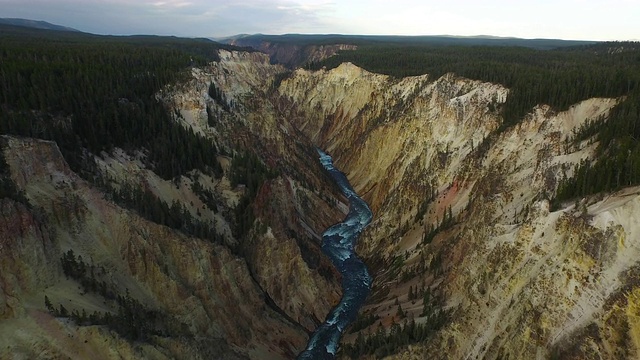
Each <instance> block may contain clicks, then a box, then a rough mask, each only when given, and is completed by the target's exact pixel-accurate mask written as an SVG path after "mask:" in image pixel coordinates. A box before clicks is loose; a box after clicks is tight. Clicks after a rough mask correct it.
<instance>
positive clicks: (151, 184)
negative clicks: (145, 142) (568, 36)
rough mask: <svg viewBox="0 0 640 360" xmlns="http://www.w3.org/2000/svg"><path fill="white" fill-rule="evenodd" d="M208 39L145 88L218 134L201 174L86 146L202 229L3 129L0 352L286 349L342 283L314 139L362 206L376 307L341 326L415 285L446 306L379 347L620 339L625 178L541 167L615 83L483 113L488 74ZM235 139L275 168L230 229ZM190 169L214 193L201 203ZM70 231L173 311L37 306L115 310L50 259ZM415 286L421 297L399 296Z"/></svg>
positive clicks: (387, 316)
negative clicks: (246, 224) (589, 92)
mask: <svg viewBox="0 0 640 360" xmlns="http://www.w3.org/2000/svg"><path fill="white" fill-rule="evenodd" d="M323 51H324V50H323ZM332 51H333V50H332ZM219 55H220V61H218V62H212V63H210V64H209V65H207V66H203V67H194V68H192V69H191V71H190V76H189V78H188V79H186V80H184V81H182V82H180V83H176V84H171V85H169V86H167V87H165V88H164V89H163V90H162V91H161V92H160V93H158V94H157V95H156V98H157V99H158V101H161V102H162V103H164V104H165V105H166V107H167V109H168V110H169V111H171V112H172V113H173V114H174V120H175V121H177V122H179V123H180V124H182V125H183V126H185V127H187V128H190V129H192V130H193V131H194V132H195V133H198V134H202V135H203V136H206V137H208V138H210V139H212V140H213V141H214V142H215V144H216V145H217V146H218V148H219V149H221V150H222V151H221V152H220V154H218V155H216V156H218V158H219V161H220V163H221V164H222V167H223V170H224V175H223V176H222V177H221V178H215V177H212V176H210V175H208V174H205V173H202V172H200V171H198V170H194V171H192V172H190V173H189V174H188V175H187V176H182V177H180V178H177V179H174V180H171V181H167V180H163V179H162V178H160V177H159V176H157V175H156V174H155V173H154V172H153V171H152V170H151V169H149V168H147V167H145V165H144V164H143V162H141V161H140V159H139V157H140V156H142V155H139V154H138V155H139V156H138V155H136V154H132V153H131V152H127V151H124V150H122V149H115V150H114V151H113V152H111V153H103V154H97V155H92V156H93V158H94V160H95V163H96V166H97V169H98V171H99V173H100V174H102V175H103V177H104V178H105V179H109V182H110V184H111V186H113V187H115V188H118V189H125V188H127V187H134V188H141V189H146V190H149V191H150V192H151V193H153V194H154V195H155V196H157V197H158V198H159V199H162V200H163V201H165V202H166V203H168V204H171V203H176V204H179V206H181V207H183V208H185V209H187V210H186V211H188V212H189V213H190V214H191V215H192V216H193V217H194V218H197V219H200V220H203V221H206V222H207V223H210V224H213V225H212V226H213V227H214V228H215V229H216V231H217V232H218V233H219V234H222V241H221V243H211V242H209V241H206V240H203V239H199V238H196V237H193V236H190V235H186V234H184V233H182V232H180V231H176V230H173V229H170V228H168V227H166V226H162V225H158V224H156V223H154V222H152V221H149V220H147V219H145V218H143V217H141V216H140V215H139V214H137V213H136V212H135V211H132V210H128V209H125V208H124V207H122V206H120V205H118V204H117V203H116V202H115V201H114V200H113V199H112V198H111V196H110V195H109V194H108V193H105V192H104V191H103V190H101V189H100V188H99V186H97V185H96V184H94V183H91V182H89V181H87V180H86V179H83V178H81V177H80V176H78V175H77V174H75V173H74V172H73V171H71V170H70V168H69V166H68V165H67V164H66V162H65V159H64V157H63V156H62V154H61V152H60V150H59V149H58V147H57V145H56V144H55V143H53V142H48V141H43V140H38V139H32V138H19V137H14V136H2V138H1V140H0V141H1V143H2V145H3V146H2V149H3V153H4V157H5V159H6V162H7V164H8V165H9V168H10V177H11V179H12V181H13V182H14V183H15V184H16V187H17V188H18V189H19V190H20V191H22V192H23V194H24V196H25V198H26V199H27V203H24V202H20V201H16V200H12V199H2V200H0V208H1V213H0V222H1V223H2V226H0V251H1V253H2V254H3V256H2V258H1V260H0V261H1V262H0V289H1V291H0V334H1V335H0V339H1V340H0V357H2V358H5V357H10V356H18V357H20V356H22V357H26V358H30V357H31V358H51V359H57V358H66V357H76V356H80V357H83V358H88V357H91V358H95V359H113V358H154V359H165V358H193V359H198V358H220V359H223V358H224V359H234V358H237V359H243V358H250V359H286V358H294V357H295V356H296V355H297V354H299V353H300V352H301V351H302V350H304V348H305V345H306V342H307V340H308V337H309V333H310V332H311V331H313V330H314V329H315V328H316V327H317V326H318V325H319V324H320V323H321V322H322V321H323V320H324V318H325V316H326V315H327V314H328V313H329V311H330V310H331V308H332V307H333V306H334V305H336V304H337V303H338V301H339V300H340V297H341V295H342V293H341V288H340V281H341V276H340V274H339V273H338V272H337V271H336V270H335V269H334V268H333V266H332V265H331V262H330V261H329V259H327V258H326V256H325V255H324V254H323V253H322V251H321V234H322V233H323V232H324V230H325V229H327V228H328V227H329V226H331V225H333V224H335V223H337V222H339V221H340V220H342V219H343V218H344V217H345V215H346V214H347V212H348V201H347V199H346V198H345V197H344V196H343V195H342V194H341V193H340V190H339V189H338V188H337V187H336V186H335V184H334V183H333V182H332V179H331V178H330V176H329V175H328V174H327V173H326V172H325V171H324V169H323V167H322V165H321V164H320V162H319V161H318V160H317V153H316V150H315V149H316V147H318V148H321V149H324V150H325V151H327V153H329V154H330V155H331V156H332V157H333V160H334V162H335V164H336V167H338V168H339V169H341V170H342V171H344V173H345V174H346V176H347V177H348V179H349V181H350V183H351V184H352V185H353V188H354V189H355V191H356V192H357V193H358V194H359V195H360V196H361V197H362V198H363V199H364V200H365V201H366V202H367V203H368V204H369V206H370V207H371V210H372V212H373V219H372V222H371V224H370V225H369V226H368V227H367V228H366V229H365V230H364V231H363V233H362V235H361V237H360V240H359V242H358V246H357V249H356V250H357V252H358V254H359V256H360V257H361V258H363V259H364V261H365V263H366V264H367V265H368V266H369V269H370V272H371V274H372V276H373V278H374V282H373V288H372V293H371V295H370V296H369V298H368V300H367V303H366V304H365V306H364V307H363V309H362V310H361V313H362V314H363V315H364V316H372V317H374V318H375V319H376V320H375V321H374V322H372V323H370V324H367V325H366V326H362V327H361V328H360V329H358V330H357V331H355V332H347V333H346V334H345V336H344V339H343V343H345V344H354V343H356V342H357V341H358V340H357V339H358V337H360V336H362V337H364V336H369V335H370V334H372V333H375V332H377V331H380V329H382V330H383V331H385V333H386V332H387V331H389V333H391V332H392V331H394V329H395V328H397V327H396V326H397V325H399V324H404V323H409V322H410V321H413V322H415V323H416V324H419V325H424V324H427V323H428V322H429V321H430V315H429V314H426V313H425V310H424V309H425V306H429V307H430V308H431V310H430V313H434V312H435V313H442V314H447V315H446V319H447V321H446V322H445V323H444V324H443V325H442V326H441V327H440V328H438V329H436V330H435V331H434V332H433V333H432V334H431V335H430V336H429V337H428V339H427V340H425V341H420V342H416V343H413V344H411V345H408V346H403V347H398V348H397V349H393V352H392V353H389V354H385V355H386V356H388V357H389V358H398V359H423V358H438V359H508V358H510V359H519V358H530V359H533V358H539V359H542V358H552V357H556V358H563V359H570V358H576V359H585V358H588V359H591V358H593V359H596V358H598V359H600V358H634V357H637V356H639V355H638V351H640V321H639V320H638V311H637V308H638V306H640V305H639V304H640V287H639V283H638V269H640V267H639V265H640V264H639V262H640V260H638V259H640V256H639V255H640V243H639V241H640V233H638V231H639V230H640V227H638V225H637V224H636V221H635V219H637V218H638V216H639V215H640V188H638V187H628V188H624V189H622V190H620V191H618V192H615V193H606V194H599V195H593V196H589V197H584V198H579V199H576V200H575V201H572V202H570V203H561V204H553V203H551V202H550V199H552V198H553V195H554V194H555V192H556V191H557V188H558V186H559V183H560V182H561V180H562V179H563V178H566V177H570V176H572V175H573V172H574V169H575V166H576V165H578V164H580V162H581V161H584V160H587V159H594V158H595V156H596V146H597V143H596V142H595V140H594V139H593V138H590V139H586V140H581V141H574V140H573V135H574V134H575V132H576V131H578V130H579V129H580V128H581V127H582V126H584V125H585V124H587V123H588V122H589V121H594V120H596V119H606V118H607V115H608V114H609V112H610V110H611V109H612V108H614V107H615V106H616V105H617V104H618V103H619V101H620V99H618V98H592V99H586V100H584V101H581V102H579V103H576V104H574V105H572V106H571V107H570V108H568V109H567V110H564V111H557V110H554V109H553V108H551V107H550V106H548V105H546V104H539V105H537V106H536V107H535V108H532V109H531V111H530V112H529V113H528V114H527V115H526V116H525V117H524V119H522V120H521V121H520V122H519V123H518V124H517V125H514V126H510V127H506V128H503V127H502V125H503V119H502V118H501V116H500V108H501V106H503V105H504V103H505V101H506V99H507V98H508V96H509V92H510V89H508V88H506V87H504V86H502V85H499V84H494V83H488V82H482V81H478V80H473V79H467V78H463V77H459V76H457V75H456V74H453V73H448V74H446V75H444V76H442V77H439V78H432V77H431V76H430V75H429V74H425V75H421V76H413V77H406V78H393V77H391V76H388V75H381V74H376V73H371V72H368V71H366V70H364V69H362V68H359V67H357V66H355V65H353V64H350V63H344V64H342V65H340V66H339V67H337V68H335V69H331V70H327V69H322V70H318V71H310V70H305V69H295V70H288V69H287V68H285V67H283V66H281V65H275V64H271V61H270V58H269V57H268V56H267V55H265V54H261V53H256V52H252V53H249V52H241V51H228V50H220V51H219ZM212 84H214V86H215V88H216V89H217V90H218V92H219V96H218V97H215V98H214V97H212V96H211V94H210V92H209V89H210V87H211V85H212ZM247 149H248V150H250V151H251V152H253V153H255V154H256V155H258V156H259V157H260V158H261V160H262V161H263V162H264V164H266V166H268V167H270V168H273V169H276V170H277V171H276V174H275V175H274V176H273V177H271V178H270V179H268V180H266V181H265V182H264V184H262V186H261V187H260V189H259V191H258V193H257V196H256V198H255V200H254V202H253V204H252V205H251V206H252V209H253V211H254V214H255V220H254V221H253V223H252V224H251V226H250V228H249V229H248V231H247V233H246V234H245V235H244V236H237V234H235V233H234V231H233V215H232V214H233V209H234V208H235V207H236V206H237V204H238V202H239V199H240V198H241V197H242V195H243V194H244V192H245V191H246V189H244V188H243V187H242V186H233V185H232V184H231V181H230V172H229V171H230V170H229V168H230V163H231V162H232V159H231V158H232V155H234V154H239V153H241V152H243V151H247ZM196 182H198V183H199V184H201V186H204V187H205V188H207V189H208V190H209V191H210V192H211V193H212V194H214V199H215V204H216V208H217V210H216V211H214V210H213V209H212V208H210V207H207V206H206V204H205V203H204V202H203V201H202V199H201V198H200V197H199V196H198V195H197V194H196V191H195V190H194V184H195V183H196ZM445 220H446V221H445ZM69 250H73V252H74V253H75V254H77V255H80V256H81V257H82V259H84V260H85V261H86V262H87V263H89V264H92V265H93V266H95V267H96V268H99V269H101V272H100V274H101V275H100V279H101V280H102V281H104V282H105V283H106V284H108V286H109V287H111V288H113V289H114V290H117V291H118V292H120V293H125V292H126V294H128V295H127V296H131V297H132V298H134V299H137V301H139V302H141V303H143V304H145V305H146V306H147V307H149V308H152V309H155V310H156V311H158V312H160V313H162V314H164V316H166V317H167V318H170V319H171V322H172V323H174V324H177V325H176V326H175V327H168V328H166V329H163V331H164V332H165V334H164V335H165V336H159V335H154V336H152V337H151V339H149V340H148V341H145V342H137V343H136V342H129V341H126V340H124V339H122V338H121V337H120V336H118V335H117V334H115V333H114V332H112V331H109V330H108V329H105V328H104V327H102V326H97V325H92V326H80V325H77V324H75V323H73V322H72V321H70V320H69V319H65V318H62V317H56V316H53V315H52V314H51V313H50V312H49V311H47V309H46V306H45V301H44V298H45V296H46V297H47V298H48V299H50V301H51V302H52V303H53V304H54V306H59V305H64V307H65V308H66V309H68V310H69V311H73V310H76V311H79V312H80V311H82V310H86V311H87V312H89V313H91V312H93V311H101V312H110V311H111V312H114V311H117V310H116V307H115V305H114V304H113V302H110V301H107V299H105V298H103V297H101V296H99V295H98V294H96V293H92V292H87V291H85V290H83V289H82V287H81V286H80V285H79V284H78V283H77V282H76V281H74V280H73V279H69V278H68V277H67V276H65V274H64V273H63V269H62V267H61V265H60V258H61V257H62V256H63V254H65V253H67V252H68V251H69ZM418 288H421V291H422V292H423V293H424V292H425V291H427V292H429V293H430V294H433V295H432V296H431V303H429V304H427V305H425V304H424V303H423V301H422V298H420V299H419V300H418V301H416V299H415V298H413V297H410V296H409V295H410V294H412V293H413V292H414V290H413V289H415V292H417V291H418ZM397 309H402V311H397ZM338 355H339V356H343V357H346V355H345V354H341V353H339V354H338ZM371 357H374V355H371Z"/></svg>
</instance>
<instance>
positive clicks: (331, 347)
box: [298, 149, 373, 360]
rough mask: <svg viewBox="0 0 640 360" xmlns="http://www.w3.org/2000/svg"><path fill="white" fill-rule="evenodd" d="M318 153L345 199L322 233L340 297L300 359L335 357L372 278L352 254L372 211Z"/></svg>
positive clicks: (323, 153)
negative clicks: (344, 207)
mask: <svg viewBox="0 0 640 360" xmlns="http://www.w3.org/2000/svg"><path fill="white" fill-rule="evenodd" d="M318 154H319V155H320V162H321V163H322V166H324V168H325V169H326V170H327V171H328V172H329V174H331V176H332V177H333V180H334V181H335V182H336V184H338V186H339V187H340V189H341V190H342V193H343V194H344V195H345V196H346V197H347V199H348V200H349V213H348V214H347V216H346V217H345V219H344V220H343V221H342V222H340V223H338V224H336V225H333V226H331V227H330V228H328V229H327V230H326V231H325V232H324V233H323V234H322V251H323V252H324V253H325V254H326V255H327V256H328V257H329V258H330V259H331V261H332V262H333V264H334V266H335V267H336V268H337V269H338V271H340V273H342V299H340V303H338V305H336V307H334V308H333V309H332V310H331V312H330V313H329V315H327V318H326V320H325V321H324V323H322V324H321V325H320V326H319V327H318V328H317V329H316V331H315V332H314V333H313V334H312V335H311V338H310V339H309V343H308V344H307V348H306V349H305V350H304V351H303V352H302V353H300V355H298V359H300V360H302V359H333V358H335V355H336V352H337V350H338V346H339V343H340V337H341V336H342V333H343V332H344V330H345V329H346V328H347V326H349V324H351V323H352V322H353V321H354V320H355V319H356V316H357V315H358V310H359V309H360V307H361V306H362V305H363V304H364V301H365V300H366V298H367V295H368V294H369V291H370V290H371V283H372V281H373V278H372V277H371V275H369V271H368V270H367V267H366V266H365V265H364V263H363V262H362V261H361V260H360V259H359V258H358V257H357V256H356V253H355V250H354V247H355V244H356V241H357V240H358V237H359V236H360V233H361V232H362V230H364V228H365V227H366V226H367V225H369V223H370V222H371V219H372V218H373V213H372V212H371V209H370V208H369V205H367V203H366V202H365V201H364V200H362V199H361V198H360V196H358V194H356V192H355V191H354V190H353V188H352V187H351V184H350V183H349V180H347V177H346V176H345V175H344V173H342V172H341V171H340V170H338V169H336V168H335V167H334V166H333V159H332V158H331V156H329V155H328V154H326V153H325V152H323V151H322V150H320V149H318Z"/></svg>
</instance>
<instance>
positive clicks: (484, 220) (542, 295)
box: [280, 64, 638, 359]
mask: <svg viewBox="0 0 640 360" xmlns="http://www.w3.org/2000/svg"><path fill="white" fill-rule="evenodd" d="M280 93H281V95H282V96H283V97H284V98H286V99H287V100H288V101H290V102H291V103H294V104H297V105H298V109H300V110H301V111H302V115H301V116H298V117H296V118H295V119H294V121H295V122H296V124H297V126H298V127H299V128H300V129H301V130H302V131H303V132H304V133H305V134H306V135H307V136H308V137H309V138H311V139H313V141H314V142H315V143H317V144H319V145H320V146H322V147H324V148H326V149H328V150H329V151H330V152H331V153H332V155H333V156H334V158H335V159H336V163H338V165H339V166H341V167H342V168H343V169H345V171H346V172H347V174H348V175H349V178H350V181H351V182H352V183H353V184H354V187H355V188H356V189H357V190H358V191H359V192H360V193H361V194H363V196H364V198H365V199H366V200H367V201H368V202H369V203H370V204H371V206H372V208H373V209H374V213H375V214H376V217H375V220H374V223H373V224H372V226H371V227H370V229H369V230H368V231H367V234H366V236H365V244H364V245H362V246H361V251H363V252H364V253H365V254H370V256H374V257H375V258H377V255H374V254H379V252H380V250H382V251H383V253H384V254H386V257H387V258H388V259H398V258H401V261H402V262H401V264H402V265H401V266H400V267H399V268H397V267H394V266H392V265H391V261H388V262H387V265H386V266H387V269H385V270H384V271H381V272H378V278H377V284H378V287H377V289H378V291H379V294H380V296H381V297H374V299H375V300H371V301H372V304H371V305H370V306H369V307H368V308H367V309H366V310H365V312H367V313H370V314H375V315H376V316H378V317H379V318H380V319H381V320H380V321H381V322H380V323H381V324H384V326H390V325H391V324H393V323H394V322H396V323H397V322H402V321H403V320H402V318H403V316H401V315H399V313H400V312H399V311H398V312H396V311H395V308H396V306H397V305H399V306H400V307H401V308H402V309H403V310H404V312H405V314H404V316H406V317H405V319H406V320H408V319H409V318H415V319H416V322H417V323H418V324H421V323H424V322H425V321H427V322H429V321H430V320H429V318H428V315H427V314H425V313H424V311H423V310H424V308H425V305H423V304H416V301H415V300H414V299H413V300H410V299H409V298H408V297H409V296H408V293H409V287H411V289H412V290H411V291H412V292H413V289H416V290H415V291H416V292H417V291H418V290H417V289H418V287H419V286H420V284H422V285H421V286H422V288H424V287H425V286H426V288H427V289H429V291H433V292H435V293H436V294H438V297H439V298H440V299H441V300H442V303H441V304H440V306H442V307H443V308H445V309H448V311H449V312H450V314H451V315H450V317H449V319H450V320H449V323H448V325H446V326H445V327H444V329H443V330H442V331H440V332H437V333H436V334H435V337H433V336H432V340H431V341H430V342H429V343H428V344H429V345H428V347H427V349H428V350H427V351H426V352H421V350H419V349H420V347H417V348H416V347H414V348H413V349H412V350H411V351H410V352H415V353H419V354H421V356H427V357H434V355H433V354H439V355H437V356H435V357H447V358H451V359H458V358H500V357H502V358H504V357H511V358H534V357H547V356H550V354H551V353H554V354H556V355H557V354H563V355H562V356H571V355H572V354H573V355H576V356H578V357H582V356H586V357H597V356H599V355H602V356H603V357H605V358H615V357H618V356H619V355H620V354H622V353H624V354H625V355H626V356H627V357H633V356H635V355H633V354H634V350H629V349H626V347H621V345H620V343H618V344H617V345H614V344H613V342H615V341H622V340H621V339H630V340H625V341H628V342H633V341H635V340H632V339H635V335H634V332H633V330H628V329H629V326H628V325H624V322H625V321H628V320H627V319H625V315H623V313H624V310H615V311H614V310H611V309H612V308H613V309H625V308H628V306H632V305H631V301H632V300H629V301H627V298H629V299H631V297H632V296H633V295H632V294H633V291H635V290H634V289H635V285H634V284H635V280H633V277H632V276H630V275H628V274H629V272H630V271H633V269H634V268H635V267H636V266H637V261H636V260H632V259H635V257H634V255H633V251H632V250H631V249H633V248H634V246H635V245H633V244H632V243H630V242H629V241H630V240H628V239H630V238H631V237H632V236H633V235H630V234H633V233H634V231H635V230H634V229H635V227H634V226H633V225H632V224H629V223H628V222H627V220H626V219H631V218H634V217H636V216H637V215H638V213H637V212H636V210H634V209H635V208H634V206H633V205H630V204H633V203H634V201H635V200H633V199H635V197H636V196H637V195H634V194H637V191H636V190H633V189H629V190H627V191H626V192H624V193H622V194H619V195H617V194H613V195H611V196H610V197H609V199H608V200H604V201H605V203H606V204H611V205H610V208H608V207H607V206H605V205H603V204H601V203H598V202H597V201H599V200H598V199H592V200H590V199H584V200H582V201H581V202H580V204H582V205H580V206H578V205H570V204H565V205H564V206H563V207H562V208H561V210H560V211H555V212H553V211H550V210H549V202H548V201H547V200H545V199H548V197H549V196H552V195H553V194H554V193H555V190H556V187H557V184H558V183H559V181H560V179H562V178H563V177H565V176H571V174H572V171H573V168H574V166H575V165H577V164H578V163H579V162H580V161H581V160H584V159H590V158H592V157H593V156H594V149H595V145H596V144H594V143H593V141H584V142H581V143H575V142H573V141H572V140H571V139H572V136H573V135H574V134H575V133H576V132H577V131H578V130H579V129H580V128H581V127H582V126H583V125H584V124H585V122H586V121H588V120H591V121H593V120H595V119H598V118H601V117H603V116H604V117H606V115H607V113H608V111H609V109H611V108H612V107H613V106H615V105H616V104H617V100H616V99H590V100H587V101H584V102H582V103H579V104H576V105H574V106H573V107H571V109H569V110H568V111H565V112H561V113H556V112H554V111H553V110H552V109H551V108H549V107H548V106H545V105H541V106H538V107H536V108H535V109H533V110H532V112H531V113H530V115H528V116H527V117H526V118H525V119H524V120H523V121H522V122H521V124H520V125H517V126H515V127H512V128H510V129H507V130H506V131H502V132H500V133H496V132H495V130H496V129H498V128H499V126H500V122H501V119H500V117H499V116H498V115H497V114H498V113H497V110H499V108H500V106H501V104H502V103H503V102H504V101H505V99H506V96H508V90H507V89H504V88H503V87H501V86H499V85H494V84H489V83H482V82H478V81H472V80H467V79H462V78H457V77H455V76H454V75H452V74H448V75H445V76H444V77H442V78H440V79H435V80H432V81H429V79H428V77H427V76H423V77H413V78H405V79H402V80H397V79H393V78H389V77H386V76H382V75H376V74H371V73H368V72H366V71H364V70H362V69H359V68H357V67H355V66H353V65H350V64H343V65H341V66H340V67H338V68H336V69H334V70H331V71H318V72H308V71H304V70H297V71H296V72H295V74H294V75H293V76H292V77H291V78H289V79H286V80H284V81H283V82H282V85H281V87H280ZM594 202H595V204H594ZM577 206H578V207H580V208H581V209H582V210H579V209H577V208H576V207H577ZM603 206H604V207H605V208H607V210H606V211H605V210H603ZM623 209H624V210H623ZM611 212H613V213H615V214H617V215H616V216H612V215H611ZM602 218H607V221H604V220H599V219H602ZM445 222H446V225H445ZM622 243H624V245H621V244H622ZM607 249H608V250H607ZM616 249H617V250H616ZM607 254H608V255H607ZM603 257H606V258H608V260H607V261H604V260H603ZM384 294H387V295H386V296H384ZM625 294H628V295H625ZM419 298H422V293H421V294H420V296H419ZM393 299H399V300H400V301H399V302H394V301H393ZM633 299H635V298H633ZM396 301H397V300H396ZM394 304H395V305H394ZM432 306H437V304H436V305H432ZM616 311H617V312H616ZM612 312H613V313H615V315H612ZM627 313H628V311H627ZM612 317H615V319H616V321H615V322H613V321H612V320H607V319H611V318H612ZM406 320H404V321H406ZM376 323H377V322H376ZM590 324H591V325H590ZM621 324H622V325H621ZM372 329H373V330H375V328H372ZM605 334H606V335H605ZM351 339H352V340H353V339H354V338H351ZM616 339H617V340H616ZM567 344H571V347H568V346H567ZM625 349H626V350H625ZM625 351H626V353H625Z"/></svg>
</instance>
